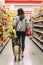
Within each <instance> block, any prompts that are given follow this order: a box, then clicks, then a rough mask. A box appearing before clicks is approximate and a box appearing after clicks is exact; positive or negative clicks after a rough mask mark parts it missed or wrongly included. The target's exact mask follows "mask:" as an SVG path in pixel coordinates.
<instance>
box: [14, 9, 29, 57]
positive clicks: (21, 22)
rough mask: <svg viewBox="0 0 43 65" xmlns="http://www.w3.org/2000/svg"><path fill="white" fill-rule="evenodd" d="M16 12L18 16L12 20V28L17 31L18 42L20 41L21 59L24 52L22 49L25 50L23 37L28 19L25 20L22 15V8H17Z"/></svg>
mask: <svg viewBox="0 0 43 65" xmlns="http://www.w3.org/2000/svg"><path fill="white" fill-rule="evenodd" d="M17 12H18V15H17V16H16V17H15V19H14V21H13V22H14V24H13V26H14V28H15V29H16V31H17V36H18V38H19V40H20V38H21V40H22V43H21V45H22V57H23V52H24V48H25V35H26V32H25V30H26V27H27V24H28V19H27V18H26V16H25V14H24V11H23V9H22V8H19V9H18V10H17Z"/></svg>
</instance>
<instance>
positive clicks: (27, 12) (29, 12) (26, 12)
mask: <svg viewBox="0 0 43 65" xmlns="http://www.w3.org/2000/svg"><path fill="white" fill-rule="evenodd" d="M24 13H25V14H32V11H24Z"/></svg>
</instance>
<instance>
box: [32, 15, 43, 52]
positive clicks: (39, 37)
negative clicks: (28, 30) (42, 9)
mask: <svg viewBox="0 0 43 65" xmlns="http://www.w3.org/2000/svg"><path fill="white" fill-rule="evenodd" d="M38 17H39V18H38ZM40 17H42V18H43V16H42V15H41V14H40V15H37V16H35V17H34V16H33V18H32V27H33V30H32V31H33V34H32V41H33V42H34V43H35V44H36V45H37V46H38V47H39V48H40V49H41V50H42V51H43V19H42V20H41V19H40ZM37 18H38V20H37Z"/></svg>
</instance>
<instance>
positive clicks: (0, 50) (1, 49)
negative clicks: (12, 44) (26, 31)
mask: <svg viewBox="0 0 43 65" xmlns="http://www.w3.org/2000/svg"><path fill="white" fill-rule="evenodd" d="M9 39H10V38H8V39H7V41H6V42H4V46H3V47H1V48H0V53H1V52H2V51H3V49H4V48H5V46H6V45H7V43H8V41H9Z"/></svg>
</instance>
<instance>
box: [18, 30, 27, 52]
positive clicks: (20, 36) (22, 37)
mask: <svg viewBox="0 0 43 65" xmlns="http://www.w3.org/2000/svg"><path fill="white" fill-rule="evenodd" d="M25 35H26V33H25V32H24V31H17V36H18V38H19V41H20V38H21V39H22V41H21V45H22V46H21V47H22V52H23V51H24V48H25Z"/></svg>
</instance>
